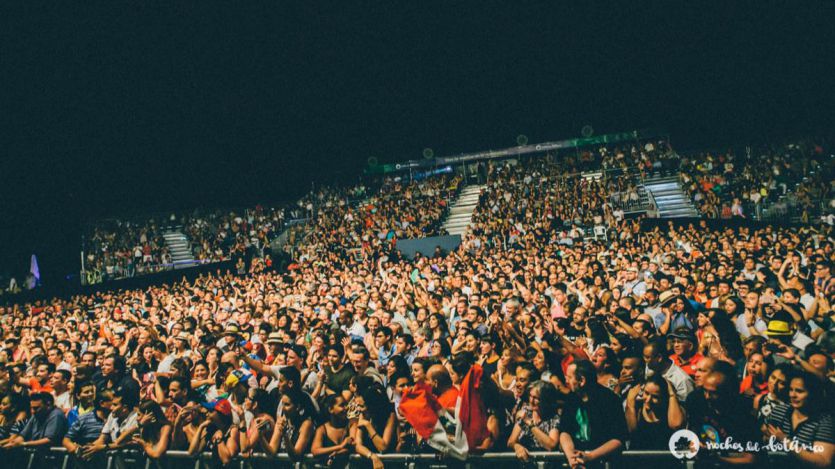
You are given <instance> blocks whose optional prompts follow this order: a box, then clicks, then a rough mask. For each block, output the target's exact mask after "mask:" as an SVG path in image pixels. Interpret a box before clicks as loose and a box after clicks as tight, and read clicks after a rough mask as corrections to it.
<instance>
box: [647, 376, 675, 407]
mask: <svg viewBox="0 0 835 469" xmlns="http://www.w3.org/2000/svg"><path fill="white" fill-rule="evenodd" d="M644 399H645V401H644V402H646V405H647V406H649V407H650V408H651V409H652V410H653V411H655V412H656V414H657V413H658V412H666V409H667V402H668V401H669V399H670V396H669V391H668V390H667V380H665V379H664V377H663V376H661V375H652V376H650V377H649V378H647V380H646V382H645V383H644Z"/></svg>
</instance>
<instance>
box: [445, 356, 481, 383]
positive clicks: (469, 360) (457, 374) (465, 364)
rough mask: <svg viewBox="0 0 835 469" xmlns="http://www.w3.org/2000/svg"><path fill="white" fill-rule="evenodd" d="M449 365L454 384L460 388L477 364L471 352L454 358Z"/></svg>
mask: <svg viewBox="0 0 835 469" xmlns="http://www.w3.org/2000/svg"><path fill="white" fill-rule="evenodd" d="M449 363H450V367H449V374H450V377H451V378H452V383H453V384H454V385H456V386H458V385H460V384H461V381H462V380H463V379H464V376H466V375H467V372H469V371H470V368H471V367H472V366H473V363H475V356H474V355H473V354H472V353H470V352H461V353H458V354H456V355H455V356H453V357H452V360H450V361H449Z"/></svg>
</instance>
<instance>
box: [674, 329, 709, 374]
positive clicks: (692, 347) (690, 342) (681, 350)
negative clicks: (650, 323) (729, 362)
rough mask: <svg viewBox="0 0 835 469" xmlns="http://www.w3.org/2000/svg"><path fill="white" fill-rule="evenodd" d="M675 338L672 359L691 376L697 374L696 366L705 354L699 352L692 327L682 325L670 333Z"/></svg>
mask: <svg viewBox="0 0 835 469" xmlns="http://www.w3.org/2000/svg"><path fill="white" fill-rule="evenodd" d="M669 337H671V338H672V339H673V352H674V353H673V354H672V355H670V360H672V361H673V363H674V364H675V365H676V366H678V367H679V368H681V370H682V371H684V372H685V373H687V374H688V375H689V376H690V377H691V378H692V377H693V376H694V375H695V374H696V370H695V366H696V364H697V363H699V361H700V360H701V359H702V358H704V356H703V355H702V354H701V353H699V352H698V350H697V348H696V347H697V345H698V341H697V340H696V335H695V334H694V333H693V331H692V330H691V329H687V328H684V327H680V328H678V329H676V330H675V331H673V333H672V334H670V335H669Z"/></svg>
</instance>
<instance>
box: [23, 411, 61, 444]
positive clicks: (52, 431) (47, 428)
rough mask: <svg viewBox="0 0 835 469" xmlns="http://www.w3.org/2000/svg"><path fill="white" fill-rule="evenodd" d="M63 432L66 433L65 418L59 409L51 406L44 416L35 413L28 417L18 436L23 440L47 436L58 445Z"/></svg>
mask: <svg viewBox="0 0 835 469" xmlns="http://www.w3.org/2000/svg"><path fill="white" fill-rule="evenodd" d="M64 433H67V418H66V417H64V412H63V411H62V410H61V409H59V408H57V407H53V408H52V410H51V411H50V412H49V413H48V414H46V416H45V417H38V416H37V415H33V416H31V417H29V420H27V421H26V425H24V426H23V430H21V431H20V436H22V437H23V440H24V441H36V440H40V439H42V438H49V439H50V440H51V441H52V444H53V445H55V446H58V445H60V444H61V439H63V438H64Z"/></svg>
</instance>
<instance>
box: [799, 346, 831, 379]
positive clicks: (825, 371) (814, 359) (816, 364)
mask: <svg viewBox="0 0 835 469" xmlns="http://www.w3.org/2000/svg"><path fill="white" fill-rule="evenodd" d="M810 348H811V347H810ZM806 351H807V356H806V361H807V362H809V365H811V366H812V368H814V369H815V370H817V371H818V373H819V374H820V375H822V376H829V374H830V372H831V371H832V368H833V363H832V359H831V358H829V356H828V355H826V354H825V353H824V352H823V350H815V351H811V352H810V350H809V349H806Z"/></svg>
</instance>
